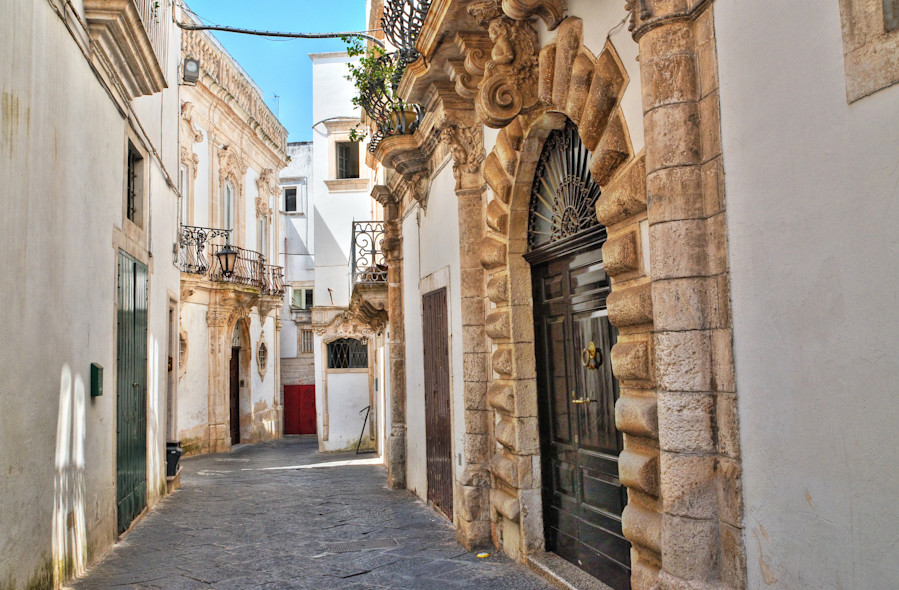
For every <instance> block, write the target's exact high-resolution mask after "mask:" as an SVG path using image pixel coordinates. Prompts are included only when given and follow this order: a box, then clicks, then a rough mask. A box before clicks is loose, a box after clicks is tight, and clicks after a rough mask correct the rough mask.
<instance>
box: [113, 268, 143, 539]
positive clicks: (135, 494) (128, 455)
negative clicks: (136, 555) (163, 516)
mask: <svg viewBox="0 0 899 590" xmlns="http://www.w3.org/2000/svg"><path fill="white" fill-rule="evenodd" d="M116 304H117V310H118V312H117V327H118V328H117V332H116V334H117V337H116V501H117V507H118V530H119V532H120V533H121V532H122V531H124V530H125V529H127V528H128V526H129V525H130V524H131V521H133V520H134V518H135V517H136V516H137V515H138V514H140V512H141V510H143V509H144V507H145V506H146V505H147V267H146V266H144V265H143V264H141V263H140V262H138V261H137V260H135V259H134V258H132V257H131V256H129V255H127V254H125V253H124V252H119V258H118V285H117V297H116Z"/></svg>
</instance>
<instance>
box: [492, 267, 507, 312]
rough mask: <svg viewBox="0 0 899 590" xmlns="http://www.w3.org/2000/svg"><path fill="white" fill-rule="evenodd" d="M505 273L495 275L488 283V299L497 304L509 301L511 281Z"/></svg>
mask: <svg viewBox="0 0 899 590" xmlns="http://www.w3.org/2000/svg"><path fill="white" fill-rule="evenodd" d="M508 277H509V276H508V275H507V274H505V273H500V274H495V275H493V276H492V277H490V280H489V281H487V297H488V298H489V299H490V301H492V302H493V303H496V304H498V305H499V304H502V303H507V302H508V301H509V280H508Z"/></svg>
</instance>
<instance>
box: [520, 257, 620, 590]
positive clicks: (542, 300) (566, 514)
mask: <svg viewBox="0 0 899 590" xmlns="http://www.w3.org/2000/svg"><path fill="white" fill-rule="evenodd" d="M532 278H533V293H534V327H535V336H536V352H537V355H536V356H537V378H538V394H539V402H540V404H539V407H540V426H541V454H542V460H543V466H542V468H543V511H544V513H543V517H544V525H545V534H546V545H547V549H548V550H550V551H554V552H555V553H557V554H559V555H560V556H562V557H564V558H565V559H567V560H568V561H571V562H572V563H574V564H576V565H578V566H579V567H581V568H582V569H584V570H585V571H587V572H588V573H590V574H591V575H593V576H595V577H596V578H599V579H600V580H602V581H603V582H605V583H606V584H608V585H609V586H611V587H612V588H614V589H616V590H627V589H629V588H630V545H629V544H628V542H627V541H626V540H625V539H624V535H623V534H622V531H621V513H622V511H623V510H624V506H625V504H626V502H627V491H626V488H625V487H624V486H623V485H622V484H621V481H620V480H619V479H618V455H619V453H620V452H621V450H622V438H621V435H620V433H619V432H618V431H617V430H616V429H615V400H616V398H617V395H618V389H617V384H616V381H615V379H614V378H613V376H612V368H611V361H610V358H609V357H610V354H609V353H610V351H611V348H612V345H613V344H614V342H615V337H616V332H615V329H614V327H612V326H611V325H610V324H609V320H608V313H607V311H606V296H607V295H608V294H609V291H610V283H609V279H608V277H607V275H606V273H605V271H604V269H603V264H602V252H601V250H600V248H599V245H593V246H591V247H588V248H587V249H581V250H579V251H574V252H569V253H564V252H563V253H558V254H556V255H555V257H552V258H550V259H549V260H544V261H542V262H540V263H538V264H535V265H534V266H533V268H532Z"/></svg>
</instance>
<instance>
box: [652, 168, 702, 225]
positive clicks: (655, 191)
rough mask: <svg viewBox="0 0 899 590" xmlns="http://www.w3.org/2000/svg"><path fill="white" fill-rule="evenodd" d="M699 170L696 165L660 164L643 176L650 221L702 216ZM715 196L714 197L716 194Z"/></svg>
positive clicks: (700, 176) (700, 174)
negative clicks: (673, 166) (655, 169)
mask: <svg viewBox="0 0 899 590" xmlns="http://www.w3.org/2000/svg"><path fill="white" fill-rule="evenodd" d="M702 190H703V187H702V173H701V169H700V168H699V167H698V166H678V167H676V168H663V169H662V170H657V171H655V172H653V173H652V174H650V175H649V176H648V177H647V179H646V197H647V200H648V202H649V218H650V219H652V221H653V223H658V222H661V221H676V220H679V219H699V218H702V217H704V216H705V203H704V199H701V198H699V197H698V195H701V194H702ZM716 199H717V197H716Z"/></svg>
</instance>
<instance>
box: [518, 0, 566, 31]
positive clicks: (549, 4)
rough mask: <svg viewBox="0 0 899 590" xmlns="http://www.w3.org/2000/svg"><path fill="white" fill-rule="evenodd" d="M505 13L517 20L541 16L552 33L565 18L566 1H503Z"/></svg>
mask: <svg viewBox="0 0 899 590" xmlns="http://www.w3.org/2000/svg"><path fill="white" fill-rule="evenodd" d="M503 11H504V12H505V13H506V15H507V16H509V17H510V18H514V19H516V20H524V19H528V18H531V17H532V16H539V17H540V18H542V19H543V22H545V23H546V26H547V27H549V30H550V31H552V30H553V29H555V28H556V27H558V26H559V23H560V22H562V19H563V18H564V16H565V0H503Z"/></svg>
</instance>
